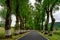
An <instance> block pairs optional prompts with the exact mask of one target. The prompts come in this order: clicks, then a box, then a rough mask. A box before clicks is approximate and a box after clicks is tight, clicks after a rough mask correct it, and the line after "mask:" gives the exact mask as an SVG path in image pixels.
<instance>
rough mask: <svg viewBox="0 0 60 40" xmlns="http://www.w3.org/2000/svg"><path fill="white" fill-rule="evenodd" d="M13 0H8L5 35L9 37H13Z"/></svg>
mask: <svg viewBox="0 0 60 40" xmlns="http://www.w3.org/2000/svg"><path fill="white" fill-rule="evenodd" d="M11 2H12V0H6V6H7V13H6V22H5V36H6V37H7V38H9V37H11V13H12V5H11Z"/></svg>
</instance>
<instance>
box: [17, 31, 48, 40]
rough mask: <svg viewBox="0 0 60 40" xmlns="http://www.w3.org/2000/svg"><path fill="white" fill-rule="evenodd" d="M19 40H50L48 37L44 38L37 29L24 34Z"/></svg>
mask: <svg viewBox="0 0 60 40" xmlns="http://www.w3.org/2000/svg"><path fill="white" fill-rule="evenodd" d="M18 40H48V39H46V38H44V37H43V36H41V35H40V34H38V32H36V31H31V32H30V33H29V34H27V35H26V36H23V37H22V38H19V39H18Z"/></svg>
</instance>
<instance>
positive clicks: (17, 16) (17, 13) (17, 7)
mask: <svg viewBox="0 0 60 40" xmlns="http://www.w3.org/2000/svg"><path fill="white" fill-rule="evenodd" d="M15 15H16V25H15V34H16V35H17V34H19V33H20V27H19V2H18V0H16V14H15Z"/></svg>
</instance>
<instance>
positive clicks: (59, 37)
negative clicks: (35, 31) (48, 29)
mask: <svg viewBox="0 0 60 40" xmlns="http://www.w3.org/2000/svg"><path fill="white" fill-rule="evenodd" d="M39 33H40V34H41V35H42V36H44V37H46V38H48V39H49V40H60V30H55V31H54V33H53V35H52V36H48V35H45V34H44V33H41V32H39Z"/></svg>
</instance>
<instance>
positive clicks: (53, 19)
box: [49, 10, 55, 36]
mask: <svg viewBox="0 0 60 40" xmlns="http://www.w3.org/2000/svg"><path fill="white" fill-rule="evenodd" d="M50 16H51V20H52V22H51V27H50V34H49V35H50V36H52V34H53V28H54V23H55V18H54V17H53V14H52V10H50Z"/></svg>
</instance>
